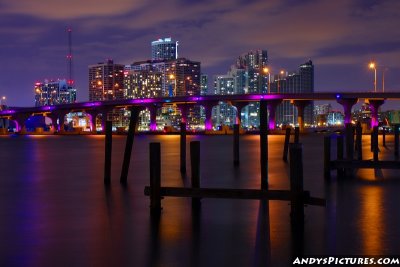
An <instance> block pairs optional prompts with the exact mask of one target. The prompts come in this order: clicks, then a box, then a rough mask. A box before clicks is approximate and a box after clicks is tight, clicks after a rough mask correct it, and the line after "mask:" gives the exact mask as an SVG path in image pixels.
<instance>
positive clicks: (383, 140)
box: [382, 127, 386, 147]
mask: <svg viewBox="0 0 400 267" xmlns="http://www.w3.org/2000/svg"><path fill="white" fill-rule="evenodd" d="M382 146H384V147H386V128H385V127H382Z"/></svg>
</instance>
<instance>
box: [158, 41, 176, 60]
mask: <svg viewBox="0 0 400 267" xmlns="http://www.w3.org/2000/svg"><path fill="white" fill-rule="evenodd" d="M177 58H178V42H177V41H173V40H172V38H164V39H158V40H157V41H153V42H151V60H171V59H177Z"/></svg>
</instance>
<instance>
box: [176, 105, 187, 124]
mask: <svg viewBox="0 0 400 267" xmlns="http://www.w3.org/2000/svg"><path fill="white" fill-rule="evenodd" d="M178 108H179V110H180V111H181V123H187V112H188V108H189V107H188V105H186V104H183V105H178Z"/></svg>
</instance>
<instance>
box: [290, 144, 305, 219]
mask: <svg viewBox="0 0 400 267" xmlns="http://www.w3.org/2000/svg"><path fill="white" fill-rule="evenodd" d="M289 157H290V192H291V194H292V199H291V208H290V217H291V219H292V222H293V223H296V224H299V223H303V222H304V199H303V156H302V145H301V144H290V145H289Z"/></svg>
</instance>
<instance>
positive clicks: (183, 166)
mask: <svg viewBox="0 0 400 267" xmlns="http://www.w3.org/2000/svg"><path fill="white" fill-rule="evenodd" d="M180 148H181V153H180V157H181V173H185V172H186V123H185V122H181V146H180Z"/></svg>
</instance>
